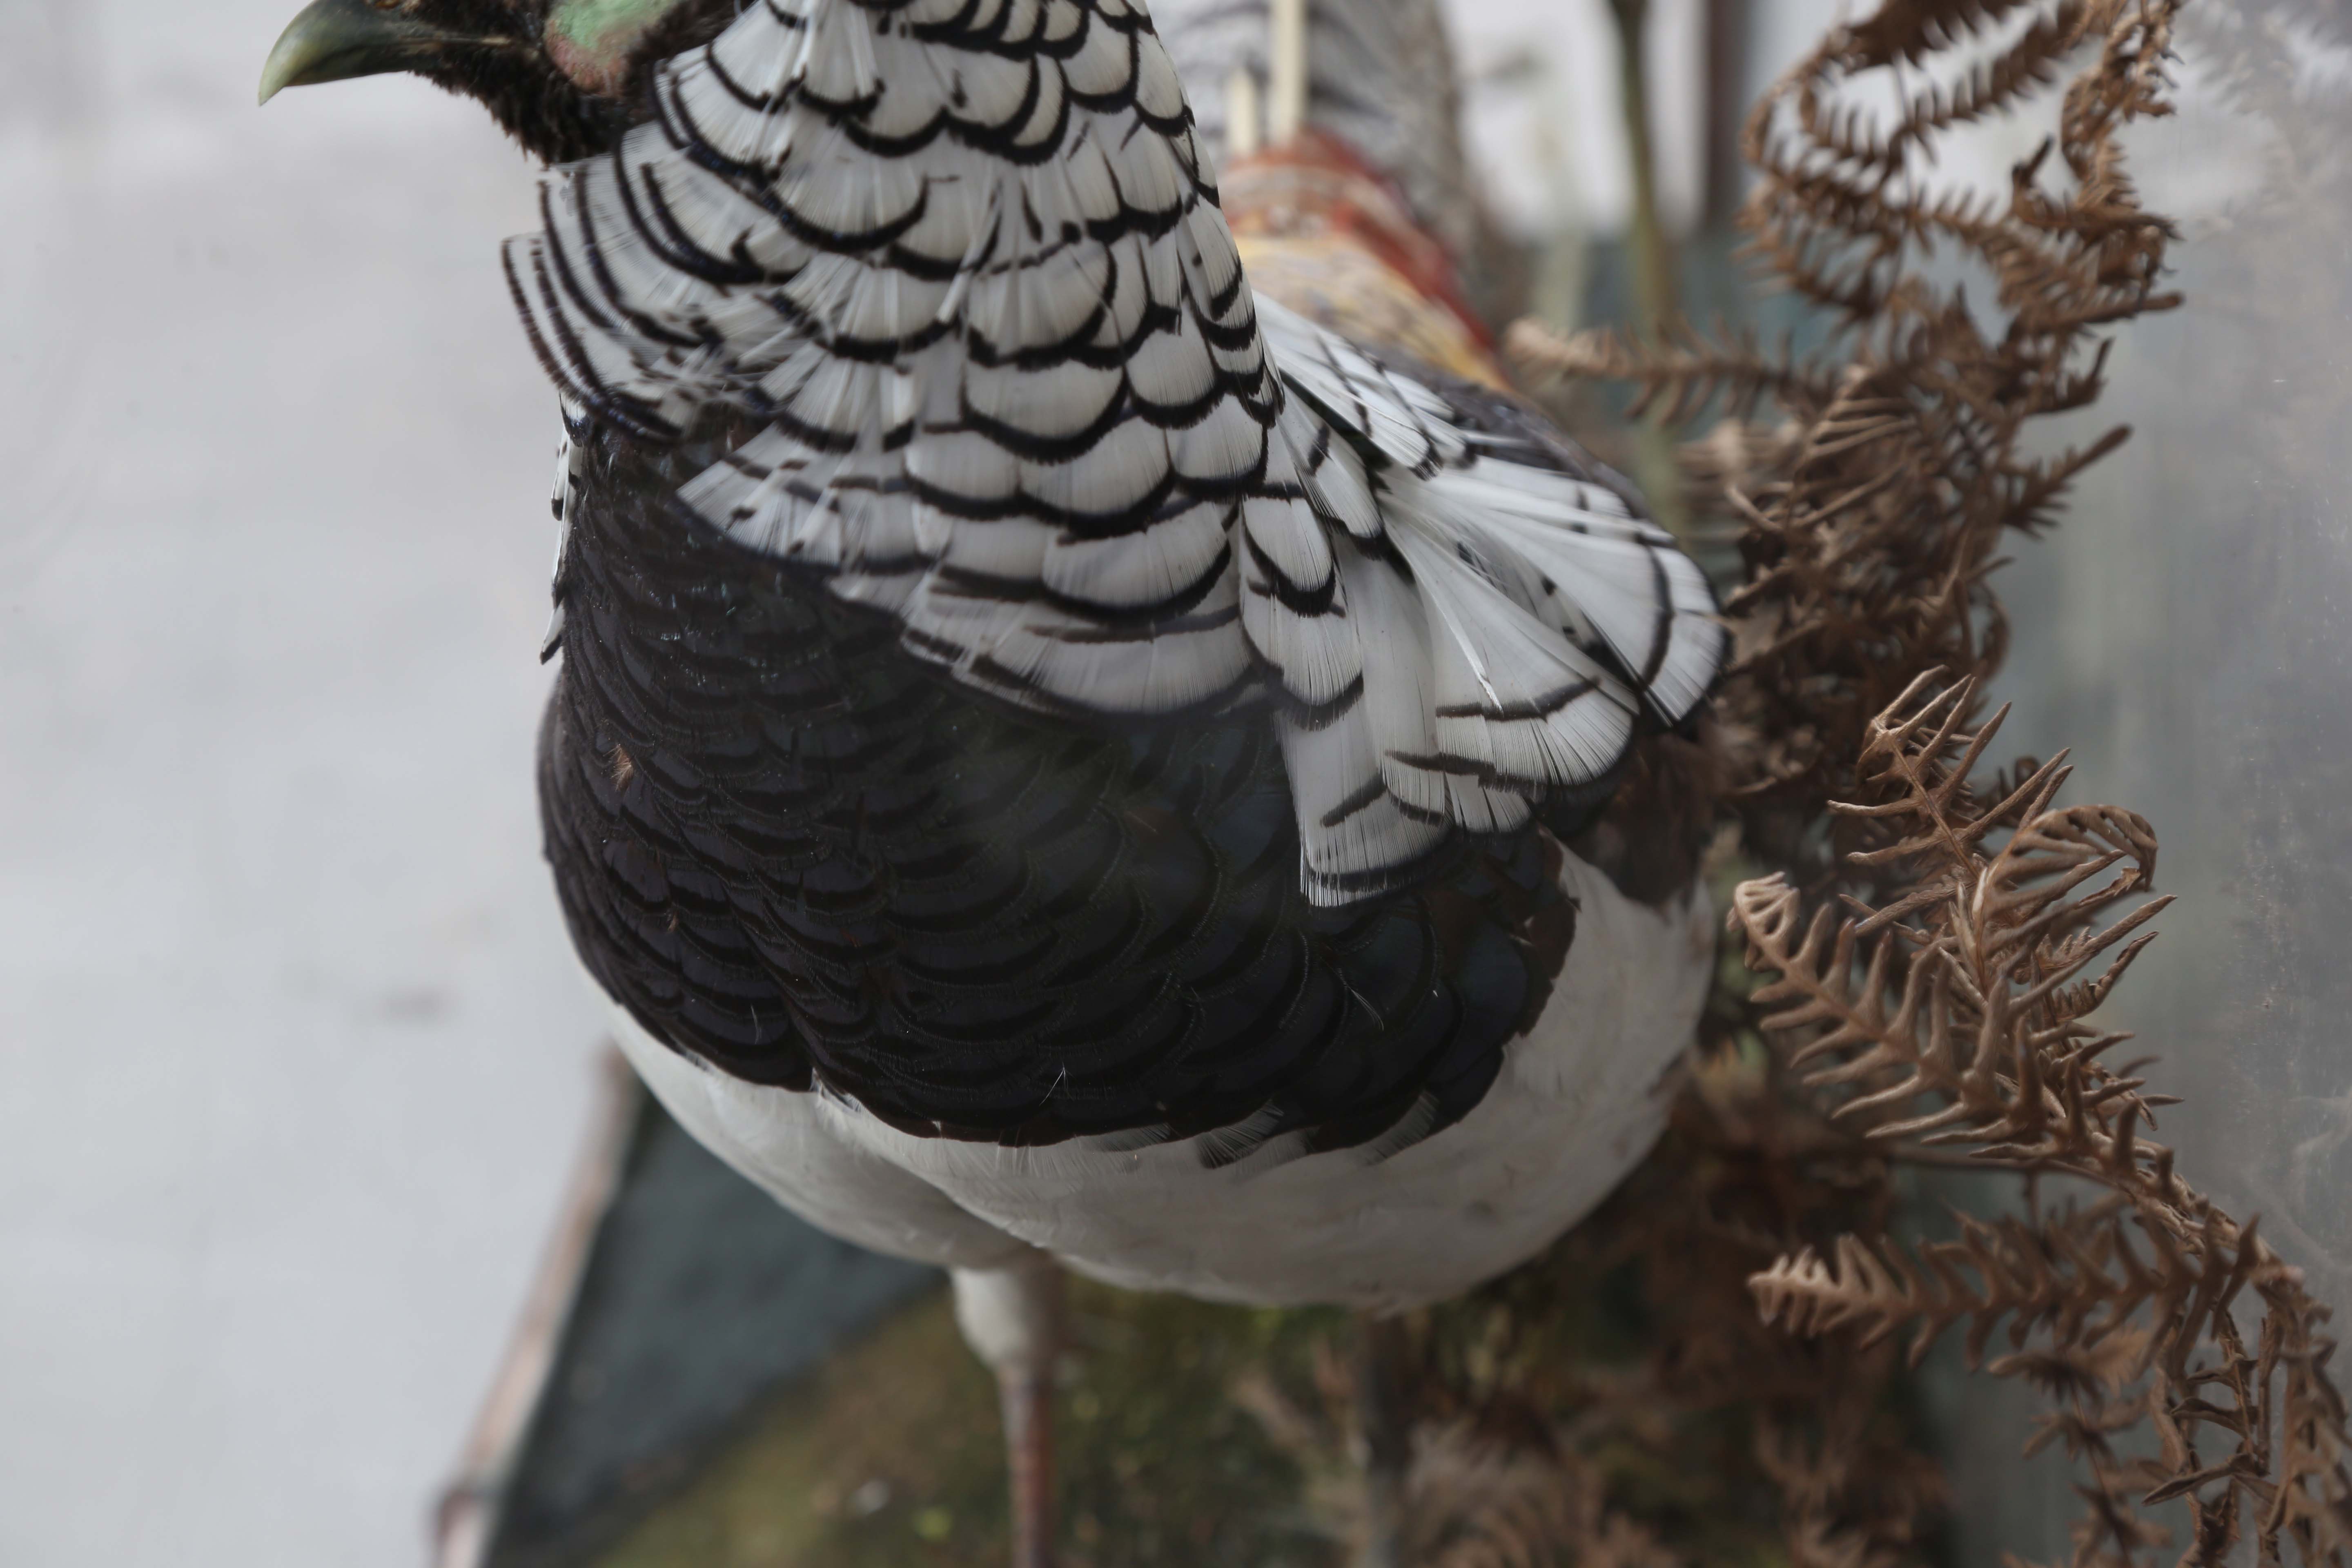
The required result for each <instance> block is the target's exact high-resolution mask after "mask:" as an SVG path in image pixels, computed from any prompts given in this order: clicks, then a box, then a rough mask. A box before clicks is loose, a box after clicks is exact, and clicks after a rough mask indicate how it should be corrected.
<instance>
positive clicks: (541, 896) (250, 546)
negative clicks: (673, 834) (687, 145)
mask: <svg viewBox="0 0 2352 1568" xmlns="http://www.w3.org/2000/svg"><path fill="white" fill-rule="evenodd" d="M294 8H295V7H294V5H293V4H292V0H205V3H204V4H202V5H183V4H178V3H175V0H0V215H5V216H0V234H5V243H0V1564H5V1565H6V1568H151V1565H152V1568H164V1565H171V1568H228V1565H230V1564H236V1565H237V1568H274V1565H278V1564H285V1565H289V1568H291V1565H294V1564H304V1565H310V1564H320V1563H333V1564H337V1565H344V1564H348V1565H351V1568H394V1565H399V1568H409V1565H410V1564H414V1563H417V1562H418V1561H419V1560H420V1558H421V1555H422V1552H423V1542H424V1534H425V1531H424V1512H425V1507H426V1504H427V1502H428V1500H429V1497H430V1494H431V1492H432V1490H433V1489H434V1487H435V1486H436V1483H437V1482H438V1481H439V1480H440V1479H441V1478H442V1476H443V1473H444V1471H445V1469H446V1467H447V1466H448V1465H449V1463H450V1461H451V1460H452V1459H453V1458H454V1456H455V1453H456V1450H457V1445H458V1442H459V1439H460V1438H461V1436H462V1435H463V1432H464V1429H465V1426H466V1424H467V1421H468V1419H469V1418H470V1415H471V1413H472V1410H473V1407H474V1404H475V1401H476V1400H477V1398H478V1396H479V1394H481V1392H482V1390H483V1388H484V1386H485V1385H486V1384H487V1381H488V1375H489V1373H490V1370H491V1368H492V1366H493V1364H494V1363H495V1360H496V1357H497V1354H498V1352H499V1346H500V1343H501V1342H502V1339H503V1336H504V1334H505V1332H506V1331H507V1328H508V1326H509V1322H510V1321H511V1320H512V1318H513V1315H514V1311H515V1309H516V1307H517V1306H518V1304H519V1302H520V1297H521V1292H522V1289H523V1285H524V1281H525V1279H526V1278H527V1276H528V1274H529V1272H530V1267H531V1265H532V1262H533V1260H534V1255H535V1253H536V1250H537V1248H538V1246H539V1244H540V1240H541V1235H542V1234H543V1231H544V1229H545V1227H546V1225H547V1222H548V1219H549V1217H550V1215H551V1212H552V1209H553V1205H554V1203H555V1198H556V1193H557V1189H558V1186H559V1184H560V1183H561V1182H562V1177H563V1174H564V1168H565V1164H566V1162H567V1160H568V1157H569V1152H570V1150H571V1147H572V1141H573V1139H574V1137H575V1136H576V1134H577V1132H578V1131H579V1129H580V1127H581V1124H582V1122H583V1117H584V1113H585V1106H586V1103H587V1099H588V1090H589V1080H590V1074H589V1068H588V1065H587V1061H588V1058H589V1054H590V1051H591V1049H592V1047H593V1044H594V1041H595V1038H596V1024H595V1020H594V1017H593V1013H592V1010H591V1008H590V1007H589V1005H588V1003H587V999H586V997H585V995H584V994H583V992H582V991H581V990H580V988H579V987H578V985H577V984H576V982H575V981H574V980H573V979H572V973H571V971H570V968H569V964H570V960H569V958H568V956H567V955H566V952H565V950H564V945H563V939H562V932H561V929H560V924H559V921H558V918H557V915H556V912H555V909H554V905H553V900H552V898H551V894H550V893H549V891H548V889H547V888H546V885H545V879H544V877H543V875H542V873H541V868H540V866H539V862H538V843H537V830H536V826H535V821H534V817H533V813H532V808H531V803H530V748H531V740H532V727H533V723H534V721H535V716H536V712H537V707H538V703H539V700H540V696H541V691H542V690H543V680H544V676H543V673H542V671H541V669H540V668H539V667H538V665H537V664H536V662H535V661H534V654H535V652H536V647H537V641H538V637H539V634H540V630H541V626H542V625H543V620H544V605H545V587H544V584H545V576H546V567H547V563H548V559H549V556H550V553H551V544H552V534H551V528H552V525H551V522H550V521H549V519H548V515H547V510H546V489H547V481H548V478H549V474H550V470H551V457H552V449H553V440H554V434H555V425H554V412H553V408H552V406H551V398H550V396H549V395H548V393H547V392H546V391H545V389H544V386H543V384H542V383H541V378H540V375H539V372H538V369H537V367H536V365H535V364H534V363H532V361H531V359H530V353H529V350H528V349H527V347H526V346H525V345H524V343H523V342H522V340H521V338H520V334H519V332H518V331H517V329H516V328H515V327H514V325H513V323H512V321H511V319H510V316H509V308H508V305H507V302H506V300H505V295H504V285H503V283H502V282H501V280H500V279H499V272H498V268H497V264H496V252H495V246H496V243H497V241H498V240H499V238H500V237H502V236H504V235H506V234H508V233H511V232H513V231H515V230H517V229H520V228H522V227H525V226H528V225H529V224H530V205H529V204H530V180H529V177H528V174H527V172H526V171H525V169H524V167H523V164H522V162H521V160H520V157H519V156H517V155H516V154H514V153H512V152H511V151H510V150H509V149H508V148H506V147H505V146H503V145H502V144H501V143H500V142H499V140H498V138H497V136H496V134H495V132H492V131H491V130H490V129H489V127H488V124H487V122H486V121H483V120H482V119H481V118H480V117H479V116H478V114H475V113H471V112H468V111H467V110H466V109H465V108H464V107H463V106H461V105H459V104H457V103H456V102H455V101H452V100H445V99H442V98H441V97H439V96H438V95H437V94H435V93H433V92H432V91H430V90H429V89H423V88H421V87H418V86H415V85H412V84H404V83H391V82H363V83H354V84H351V85H349V86H347V87H344V88H341V89H336V90H332V91H321V92H316V93H313V92H296V93H291V94H289V95H288V96H287V97H286V98H284V99H282V100H279V101H278V102H277V103H274V104H272V105H271V106H270V107H269V109H268V110H267V111H266V112H262V111H257V110H255V108H254V105H253V84H254V81H255V79H256V77H257V74H258V70H259V66H260V61H261V59H262V58H263V56H264V54H265V53H266V52H267V51H268V47H269V44H270V42H271V40H272V39H273V38H274V37H275V36H276V33H277V29H278V27H279V26H282V25H283V23H284V22H285V21H286V19H287V17H288V16H289V15H290V13H291V11H292V10H293V9H294Z"/></svg>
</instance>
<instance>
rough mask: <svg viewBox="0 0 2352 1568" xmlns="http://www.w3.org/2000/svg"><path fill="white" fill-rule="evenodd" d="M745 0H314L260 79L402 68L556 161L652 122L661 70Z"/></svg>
mask: <svg viewBox="0 0 2352 1568" xmlns="http://www.w3.org/2000/svg"><path fill="white" fill-rule="evenodd" d="M744 3H745V0H617V3H616V0H315V3H314V4H313V5H311V6H310V9H309V10H307V11H304V12H303V13H302V14H301V16H299V17H298V18H296V20H295V22H294V23H293V25H292V26H289V28H288V29H287V32H286V36H285V37H284V38H283V39H281V40H280V42H279V45H278V50H277V52H276V53H274V54H273V55H272V56H271V58H270V66H269V70H268V74H267V75H266V76H265V78H264V81H263V96H264V97H265V98H266V97H268V95H269V94H271V93H273V92H275V91H277V90H278V89H279V88H281V87H289V86H297V85H302V84H306V83H311V82H322V81H333V80H340V79H345V78H348V77H355V76H368V75H375V74H379V73H383V72H387V71H402V72H405V73H407V74H410V75H414V76H420V77H423V78H424V79H425V80H427V81H430V82H432V83H434V84H435V85H436V86H437V87H441V88H444V89H447V90H448V91H451V92H455V93H459V94H461V95H463V96H465V97H467V98H470V99H473V100H476V101H477V102H478V103H480V104H481V105H482V106H483V107H484V108H486V109H488V110H489V111H490V115H491V117H492V118H493V119H495V120H496V121H498V122H499V125H500V127H502V128H503V129H504V130H505V131H506V132H508V133H509V134H510V135H512V136H513V137H514V138H515V139H516V140H517V141H519V142H521V143H522V145H523V147H524V149H525V150H526V151H528V152H530V153H532V154H533V155H535V156H537V157H539V158H541V159H544V160H545V161H547V162H548V163H569V162H572V161H573V160H575V159H580V158H587V157H593V156H594V155H595V154H597V153H603V152H606V151H609V150H610V149H611V148H612V147H613V145H614V143H615V142H617V141H618V140H619V139H620V137H621V135H622V133H623V132H626V131H627V130H628V128H629V127H630V126H631V125H633V124H635V123H636V122H638V121H641V120H643V119H645V118H646V110H645V105H646V88H647V84H648V81H649V79H650V78H651V75H652V72H653V69H654V68H655V66H656V65H657V64H659V63H660V62H661V61H662V60H664V59H667V58H669V57H670V56H672V55H675V54H677V53H680V52H682V51H684V50H686V49H689V48H692V47H696V46H697V45H698V44H702V43H706V42H708V41H709V40H710V39H711V38H714V37H718V36H719V33H720V32H721V31H722V30H724V28H725V27H726V26H727V25H728V24H729V23H730V22H731V21H733V20H734V19H735V17H736V16H737V15H739V14H740V12H741V10H742V8H743V5H744Z"/></svg>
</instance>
